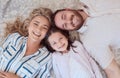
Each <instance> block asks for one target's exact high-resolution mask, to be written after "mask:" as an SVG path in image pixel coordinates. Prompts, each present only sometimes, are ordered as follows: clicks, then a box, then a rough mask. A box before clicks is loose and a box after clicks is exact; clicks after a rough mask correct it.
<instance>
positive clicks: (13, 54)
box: [0, 33, 52, 78]
mask: <svg viewBox="0 0 120 78" xmlns="http://www.w3.org/2000/svg"><path fill="white" fill-rule="evenodd" d="M26 42H27V37H24V36H21V35H20V34H18V33H13V34H11V35H9V36H8V37H7V38H6V40H5V41H4V43H3V45H2V46H1V50H0V70H2V71H6V72H12V73H15V74H17V75H18V76H20V77H22V78H50V69H51V67H52V64H51V61H52V60H51V53H50V52H49V51H48V50H47V49H46V47H43V48H40V49H39V50H38V51H37V52H35V53H34V54H32V55H28V56H24V54H25V51H26Z"/></svg>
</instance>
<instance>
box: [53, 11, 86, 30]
mask: <svg viewBox="0 0 120 78" xmlns="http://www.w3.org/2000/svg"><path fill="white" fill-rule="evenodd" d="M54 21H55V24H56V26H57V27H58V28H60V29H63V30H77V29H79V28H80V27H81V26H82V24H83V22H84V21H83V17H82V16H81V15H80V14H79V12H77V11H76V10H64V11H60V12H58V13H57V14H56V15H55V19H54Z"/></svg>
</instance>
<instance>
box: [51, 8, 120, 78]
mask: <svg viewBox="0 0 120 78" xmlns="http://www.w3.org/2000/svg"><path fill="white" fill-rule="evenodd" d="M85 8H87V7H86V6H85ZM89 12H90V11H85V10H84V9H83V10H72V9H62V10H58V11H56V12H55V14H54V16H53V20H54V24H55V25H56V26H57V27H58V28H60V29H63V30H69V31H70V30H77V31H78V32H79V33H80V38H81V41H82V42H83V44H84V46H85V47H86V49H87V50H88V52H89V53H90V55H91V56H92V57H94V58H95V60H96V61H97V62H98V63H99V64H100V66H101V67H102V68H103V69H104V70H105V72H106V74H107V77H108V78H120V69H119V67H118V65H117V63H116V61H115V58H114V55H113V54H112V51H113V50H114V48H116V46H117V49H118V48H119V49H120V43H118V42H120V36H119V33H120V26H119V25H120V13H107V14H106V15H105V14H104V15H103V14H102V15H100V14H99V15H97V13H96V16H91V15H92V14H89ZM118 46H119V47H118Z"/></svg>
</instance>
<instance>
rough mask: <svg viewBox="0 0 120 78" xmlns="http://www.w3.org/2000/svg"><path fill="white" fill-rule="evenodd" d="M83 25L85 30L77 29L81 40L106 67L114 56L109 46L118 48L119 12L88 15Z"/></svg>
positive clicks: (119, 31) (119, 43) (119, 40)
mask: <svg viewBox="0 0 120 78" xmlns="http://www.w3.org/2000/svg"><path fill="white" fill-rule="evenodd" d="M84 25H85V26H87V30H86V31H84V32H83V31H82V32H81V31H80V30H81V29H80V30H79V32H80V38H81V41H82V42H83V44H84V46H85V47H86V48H87V50H88V52H89V53H90V54H91V55H92V56H93V57H94V58H95V59H96V61H97V62H98V63H99V64H100V65H101V66H102V67H103V68H106V67H107V66H108V65H109V64H110V63H111V61H112V59H113V58H114V55H113V53H112V51H111V46H112V47H113V46H114V48H116V47H117V48H118V46H119V48H120V36H119V34H120V14H110V15H103V16H98V17H94V18H93V17H90V18H88V20H86V23H85V24H84ZM83 28H84V26H83ZM119 60H120V59H119Z"/></svg>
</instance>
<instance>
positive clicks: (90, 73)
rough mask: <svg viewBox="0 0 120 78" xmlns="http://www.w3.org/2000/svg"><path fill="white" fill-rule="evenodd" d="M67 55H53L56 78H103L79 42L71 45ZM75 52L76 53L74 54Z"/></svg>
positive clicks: (57, 53)
mask: <svg viewBox="0 0 120 78" xmlns="http://www.w3.org/2000/svg"><path fill="white" fill-rule="evenodd" d="M73 45H74V46H76V47H71V48H70V51H69V52H68V53H63V54H61V53H59V52H54V53H53V69H54V72H55V75H56V78H103V77H102V75H101V73H100V70H99V68H98V66H97V64H96V63H95V61H94V60H93V59H92V58H91V57H90V56H89V55H88V53H87V51H86V50H85V49H84V48H83V46H82V45H81V43H80V42H78V41H75V42H74V43H73ZM75 51H76V52H75Z"/></svg>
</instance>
